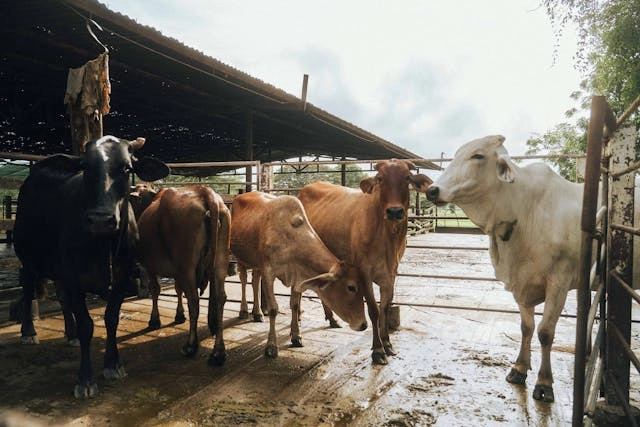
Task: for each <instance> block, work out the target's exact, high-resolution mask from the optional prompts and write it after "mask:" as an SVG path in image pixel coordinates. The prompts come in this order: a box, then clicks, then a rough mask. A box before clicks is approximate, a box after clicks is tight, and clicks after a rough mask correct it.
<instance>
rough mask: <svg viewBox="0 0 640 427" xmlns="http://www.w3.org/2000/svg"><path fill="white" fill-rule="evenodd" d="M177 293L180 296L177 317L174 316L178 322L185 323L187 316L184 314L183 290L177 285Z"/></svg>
mask: <svg viewBox="0 0 640 427" xmlns="http://www.w3.org/2000/svg"><path fill="white" fill-rule="evenodd" d="M175 290H176V295H177V296H178V303H177V304H176V317H174V318H173V320H174V321H175V323H176V324H179V325H180V324H182V323H184V322H185V321H186V320H187V318H186V317H185V315H184V305H183V304H182V292H181V291H180V290H179V289H178V288H177V287H175Z"/></svg>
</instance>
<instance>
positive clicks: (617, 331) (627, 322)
mask: <svg viewBox="0 0 640 427" xmlns="http://www.w3.org/2000/svg"><path fill="white" fill-rule="evenodd" d="M639 104H640V97H638V98H637V99H636V100H635V101H634V103H633V104H632V105H631V106H630V107H629V109H628V110H627V111H626V112H625V113H624V114H623V115H622V116H621V117H620V118H618V119H616V118H615V117H614V116H613V113H612V112H611V109H610V107H609V105H608V104H607V102H606V100H605V99H604V97H602V96H594V97H593V98H592V104H591V118H590V123H589V133H588V142H587V167H586V174H585V189H584V199H583V209H582V223H581V229H582V263H581V268H580V275H579V288H578V297H577V298H578V318H577V327H576V351H575V354H576V355H575V366H574V390H573V396H574V401H573V419H572V425H573V426H582V425H592V424H593V423H597V424H600V425H609V424H611V422H612V421H611V420H612V418H615V417H619V418H621V419H625V418H626V420H627V424H625V425H632V426H637V425H638V419H640V415H639V414H640V411H638V409H637V408H634V407H633V406H631V405H630V404H629V384H630V381H629V379H630V372H631V371H630V365H633V366H634V367H635V369H636V370H637V371H638V372H640V362H639V361H638V356H637V355H636V354H634V352H633V351H632V350H631V326H632V319H631V312H632V303H633V302H634V301H635V303H640V295H639V294H638V292H637V291H636V290H634V289H633V286H632V278H633V268H634V265H633V259H634V257H633V238H634V236H639V235H640V229H639V228H637V227H635V228H634V224H633V221H634V189H635V185H634V181H635V180H634V177H635V173H636V171H637V170H638V168H639V167H640V162H635V163H634V159H636V153H635V141H636V137H637V130H636V129H635V126H634V125H633V124H624V122H625V121H626V119H627V118H628V117H629V116H630V115H631V114H632V113H633V112H634V111H635V110H636V109H637V108H638V105H639ZM599 186H600V200H601V201H600V203H598V194H599V189H598V187H599ZM598 205H599V206H598ZM594 243H595V246H596V248H595V251H594V249H593V246H594ZM593 258H595V260H596V262H595V263H592V262H591V260H592V259H593ZM636 268H638V266H636ZM592 289H594V290H595V296H594V298H593V300H592V299H591V296H592V294H591V290H592ZM596 320H599V322H598V323H596ZM596 326H597V331H594V330H593V329H594V327H596ZM592 337H595V338H594V339H592Z"/></svg>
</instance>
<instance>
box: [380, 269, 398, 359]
mask: <svg viewBox="0 0 640 427" xmlns="http://www.w3.org/2000/svg"><path fill="white" fill-rule="evenodd" d="M393 288H394V286H393V281H392V282H391V283H390V284H389V285H385V284H381V285H380V338H381V339H382V345H383V346H384V352H385V353H386V354H387V356H395V355H396V354H397V353H396V352H395V351H394V349H393V345H391V340H390V339H389V314H390V313H389V311H390V310H391V301H393V290H394V289H393Z"/></svg>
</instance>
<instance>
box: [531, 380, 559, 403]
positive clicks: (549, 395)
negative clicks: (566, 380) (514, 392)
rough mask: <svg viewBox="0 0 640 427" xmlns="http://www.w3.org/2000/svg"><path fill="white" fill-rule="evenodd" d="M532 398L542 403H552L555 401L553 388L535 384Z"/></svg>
mask: <svg viewBox="0 0 640 427" xmlns="http://www.w3.org/2000/svg"><path fill="white" fill-rule="evenodd" d="M533 398H534V399H535V400H542V401H543V402H553V401H554V400H555V397H554V395H553V387H551V386H550V385H543V384H536V386H535V388H534V389H533Z"/></svg>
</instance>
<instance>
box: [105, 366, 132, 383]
mask: <svg viewBox="0 0 640 427" xmlns="http://www.w3.org/2000/svg"><path fill="white" fill-rule="evenodd" d="M102 375H103V376H104V377H105V379H107V380H121V379H123V378H124V377H126V376H127V372H126V371H125V370H124V366H122V365H118V366H116V367H115V368H104V369H103V370H102Z"/></svg>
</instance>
